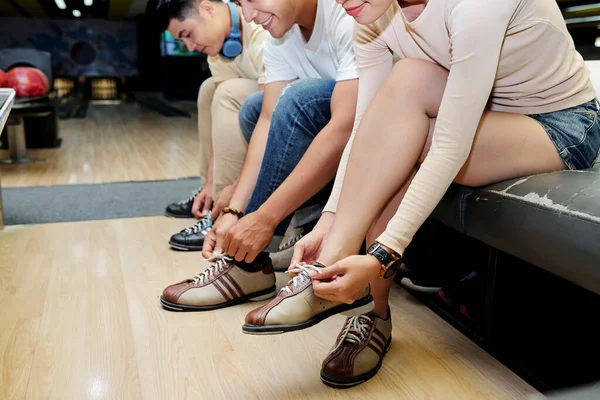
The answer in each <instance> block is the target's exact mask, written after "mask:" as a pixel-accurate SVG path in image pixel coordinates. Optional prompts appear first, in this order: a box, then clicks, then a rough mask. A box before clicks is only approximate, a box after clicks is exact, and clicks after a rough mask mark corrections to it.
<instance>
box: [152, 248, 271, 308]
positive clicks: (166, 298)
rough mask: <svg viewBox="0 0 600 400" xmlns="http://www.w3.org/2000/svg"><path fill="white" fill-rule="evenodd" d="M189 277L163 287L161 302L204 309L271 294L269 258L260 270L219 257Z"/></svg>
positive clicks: (178, 306) (256, 298) (266, 296)
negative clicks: (240, 266) (247, 269)
mask: <svg viewBox="0 0 600 400" xmlns="http://www.w3.org/2000/svg"><path fill="white" fill-rule="evenodd" d="M213 261H214V262H213V264H212V265H211V266H210V267H209V268H207V269H206V270H205V271H204V272H202V273H200V274H198V275H197V276H195V277H194V278H193V279H189V280H187V281H184V282H180V283H178V284H175V285H171V286H169V287H167V288H166V289H165V290H164V292H163V296H162V297H161V303H162V304H163V306H165V308H168V309H172V310H177V311H207V310H213V309H217V308H222V307H228V306H231V305H234V304H239V303H243V302H247V301H251V300H261V299H262V298H270V297H272V296H273V295H275V291H276V288H275V273H274V272H273V266H272V264H271V260H270V259H267V260H266V261H265V262H264V264H263V265H262V269H261V270H259V271H257V272H248V271H244V270H242V269H241V268H239V267H238V266H237V265H236V264H235V261H234V260H233V258H231V257H227V256H220V257H218V258H215V259H213Z"/></svg>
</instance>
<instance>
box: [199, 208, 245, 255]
mask: <svg viewBox="0 0 600 400" xmlns="http://www.w3.org/2000/svg"><path fill="white" fill-rule="evenodd" d="M237 222H238V217H237V216H236V215H233V214H224V215H222V216H221V217H219V219H218V220H216V221H215V224H214V225H213V228H212V229H211V231H210V232H208V235H206V237H205V238H204V244H203V245H202V256H203V257H204V258H211V257H213V256H218V255H221V254H223V253H226V252H225V251H224V250H223V241H224V239H225V236H226V235H227V233H228V232H229V230H230V229H231V228H232V227H233V226H234V225H235V224H236V223H237Z"/></svg>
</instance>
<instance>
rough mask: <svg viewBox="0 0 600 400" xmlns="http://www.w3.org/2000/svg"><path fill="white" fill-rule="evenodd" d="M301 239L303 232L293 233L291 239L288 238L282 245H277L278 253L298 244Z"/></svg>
mask: <svg viewBox="0 0 600 400" xmlns="http://www.w3.org/2000/svg"><path fill="white" fill-rule="evenodd" d="M303 237H304V235H303V231H298V232H296V233H294V235H293V236H292V237H291V238H289V239H288V240H286V241H285V242H283V243H282V244H280V245H279V251H283V250H287V249H289V248H290V247H292V246H293V245H295V244H296V243H298V241H299V240H300V239H302V238H303Z"/></svg>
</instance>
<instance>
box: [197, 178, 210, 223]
mask: <svg viewBox="0 0 600 400" xmlns="http://www.w3.org/2000/svg"><path fill="white" fill-rule="evenodd" d="M212 203H213V199H212V184H211V183H210V182H209V183H207V184H206V185H204V188H203V189H202V191H201V192H200V193H198V194H197V195H196V197H195V198H194V203H193V204H192V214H194V217H196V219H200V218H202V217H204V216H205V215H207V214H208V213H209V212H210V207H211V206H212Z"/></svg>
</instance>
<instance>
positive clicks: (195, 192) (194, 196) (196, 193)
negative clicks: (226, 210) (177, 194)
mask: <svg viewBox="0 0 600 400" xmlns="http://www.w3.org/2000/svg"><path fill="white" fill-rule="evenodd" d="M201 191H202V188H198V189H197V190H194V191H193V192H192V195H191V196H190V197H188V198H187V199H184V200H181V201H180V202H179V203H177V204H179V205H181V206H183V205H186V204H187V203H190V202H193V201H194V199H195V198H196V196H197V195H198V193H200V192H201Z"/></svg>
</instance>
